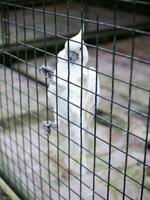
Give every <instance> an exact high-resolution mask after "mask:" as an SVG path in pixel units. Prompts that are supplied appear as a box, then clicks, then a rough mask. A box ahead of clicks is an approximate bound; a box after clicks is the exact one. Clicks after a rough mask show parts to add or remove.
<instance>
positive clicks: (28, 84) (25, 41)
mask: <svg viewBox="0 0 150 200" xmlns="http://www.w3.org/2000/svg"><path fill="white" fill-rule="evenodd" d="M25 15H26V13H25V7H23V27H24V47H25V67H26V75H27V93H28V94H27V97H28V114H29V115H28V116H29V140H30V155H31V156H30V159H31V170H32V183H33V190H34V197H35V198H36V189H35V180H34V179H35V178H34V168H33V154H32V152H33V150H32V133H31V110H30V109H31V108H30V83H29V76H28V75H29V72H28V62H27V59H28V57H27V48H26V43H27V38H26V34H27V33H26V16H25Z"/></svg>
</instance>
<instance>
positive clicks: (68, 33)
mask: <svg viewBox="0 0 150 200" xmlns="http://www.w3.org/2000/svg"><path fill="white" fill-rule="evenodd" d="M69 9H70V0H67V35H68V37H67V40H68V47H67V48H68V59H67V60H68V79H67V89H68V90H67V111H68V112H67V120H68V199H71V191H70V109H69V95H70V63H69V50H70V44H69V35H70V27H69V25H70V22H69V15H70V12H69Z"/></svg>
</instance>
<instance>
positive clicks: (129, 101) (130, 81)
mask: <svg viewBox="0 0 150 200" xmlns="http://www.w3.org/2000/svg"><path fill="white" fill-rule="evenodd" d="M135 17H136V10H135V0H134V1H133V29H132V49H131V65H130V78H129V94H128V95H129V99H128V116H127V138H126V155H125V170H124V183H123V197H122V198H123V200H124V199H125V196H126V194H125V192H126V184H127V183H126V176H127V168H128V151H129V136H130V117H131V116H130V109H131V102H132V78H133V64H134V63H133V62H134V60H133V56H134V48H135Z"/></svg>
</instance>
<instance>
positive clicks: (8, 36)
mask: <svg viewBox="0 0 150 200" xmlns="http://www.w3.org/2000/svg"><path fill="white" fill-rule="evenodd" d="M6 5H7V4H6ZM6 5H5V11H6V12H7V20H8V21H7V23H8V24H7V26H9V25H10V24H9V14H8V13H9V12H8V5H7V6H6ZM6 8H7V9H6ZM6 37H7V40H8V39H9V38H10V35H6ZM10 66H12V65H11V56H10ZM10 72H11V80H12V81H11V83H12V87H11V89H12V96H13V111H14V95H13V79H12V70H11V71H10ZM7 108H8V107H7ZM8 110H9V108H8ZM8 113H10V112H9V111H8ZM15 116H16V115H15V112H14V125H15V137H16V119H15ZM9 129H11V127H10V126H9ZM11 130H12V129H11ZM11 130H9V134H10V138H9V139H10V149H11V157H12V159H11V160H12V162H13V171H14V178H15V182H16V181H17V179H16V168H15V161H14V155H13V143H12V138H13V137H12V131H11ZM16 146H17V147H16V148H17V161H18V163H19V158H18V155H19V154H18V145H16ZM18 166H19V164H18Z"/></svg>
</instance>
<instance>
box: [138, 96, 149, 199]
mask: <svg viewBox="0 0 150 200" xmlns="http://www.w3.org/2000/svg"><path fill="white" fill-rule="evenodd" d="M147 116H148V117H147V125H146V137H145V146H144V159H143V176H142V186H141V197H140V199H141V200H142V199H143V192H144V183H145V164H146V158H147V144H148V134H149V125H150V122H149V121H150V118H149V116H150V92H149V103H148V113H147Z"/></svg>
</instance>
